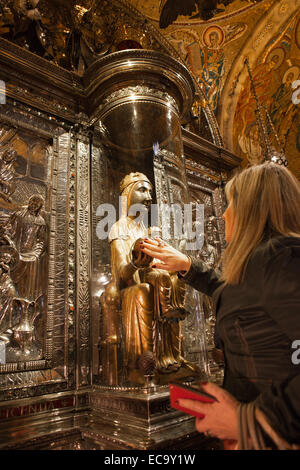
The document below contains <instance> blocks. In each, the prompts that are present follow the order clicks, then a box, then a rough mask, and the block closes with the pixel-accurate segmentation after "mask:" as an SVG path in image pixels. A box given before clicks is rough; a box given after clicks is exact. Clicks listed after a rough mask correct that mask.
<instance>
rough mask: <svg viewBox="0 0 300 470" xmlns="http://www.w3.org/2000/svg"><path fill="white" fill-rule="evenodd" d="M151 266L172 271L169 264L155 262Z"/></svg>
mask: <svg viewBox="0 0 300 470" xmlns="http://www.w3.org/2000/svg"><path fill="white" fill-rule="evenodd" d="M152 267H153V268H155V269H164V270H165V271H172V269H171V268H170V266H168V265H167V264H162V263H155V264H154V265H153V266H152Z"/></svg>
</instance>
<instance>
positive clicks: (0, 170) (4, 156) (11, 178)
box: [0, 147, 17, 202]
mask: <svg viewBox="0 0 300 470" xmlns="http://www.w3.org/2000/svg"><path fill="white" fill-rule="evenodd" d="M16 160H17V152H16V151H15V150H14V149H13V148H11V147H9V148H6V149H5V150H3V149H2V150H0V196H1V197H2V198H3V199H5V200H6V201H9V202H11V196H12V194H13V193H14V192H15V179H16V171H15V164H16Z"/></svg>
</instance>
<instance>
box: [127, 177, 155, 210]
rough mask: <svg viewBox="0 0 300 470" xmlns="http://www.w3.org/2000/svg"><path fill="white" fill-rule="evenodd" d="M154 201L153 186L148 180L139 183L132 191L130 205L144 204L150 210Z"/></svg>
mask: <svg viewBox="0 0 300 470" xmlns="http://www.w3.org/2000/svg"><path fill="white" fill-rule="evenodd" d="M151 203H152V186H151V184H150V183H147V182H146V181H141V182H139V183H137V184H136V185H135V186H134V188H133V190H132V191H131V197H130V206H132V205H133V204H143V205H144V206H145V207H146V208H147V209H148V210H149V209H150V206H151Z"/></svg>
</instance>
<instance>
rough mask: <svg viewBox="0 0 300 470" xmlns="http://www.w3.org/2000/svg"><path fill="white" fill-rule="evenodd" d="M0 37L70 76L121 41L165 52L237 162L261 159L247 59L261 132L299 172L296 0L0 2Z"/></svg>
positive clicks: (299, 17)
mask: <svg viewBox="0 0 300 470" xmlns="http://www.w3.org/2000/svg"><path fill="white" fill-rule="evenodd" d="M183 5H184V6H183ZM0 35H1V36H2V37H4V38H6V39H8V40H10V41H13V42H16V43H17V44H18V45H20V46H22V47H25V48H27V49H29V50H30V51H31V52H34V53H36V54H38V55H40V56H42V57H44V58H46V59H47V60H50V61H52V62H54V63H56V64H58V65H60V66H62V67H65V68H67V69H69V70H73V71H75V72H76V73H79V74H82V73H84V71H85V70H86V69H87V68H88V66H89V65H90V64H91V63H92V62H93V61H94V60H96V59H97V58H98V57H100V56H102V55H105V54H108V53H110V52H114V51H116V50H121V49H124V48H146V49H156V50H160V51H162V52H167V53H169V54H172V55H173V56H174V57H177V58H178V59H179V60H181V61H182V62H184V63H185V64H186V65H187V67H188V68H189V70H190V72H191V74H192V75H193V77H194V79H195V83H196V84H197V87H198V88H197V89H198V93H197V95H196V102H195V105H194V109H193V112H194V113H196V114H198V115H199V114H200V112H201V110H204V111H205V112H206V115H207V113H208V112H210V113H211V118H210V119H209V120H210V122H212V123H213V122H214V120H215V122H216V123H218V126H217V127H218V128H219V129H220V132H221V136H222V139H223V144H224V146H225V147H227V148H228V149H229V150H231V151H233V152H234V153H236V154H237V155H239V156H240V157H242V158H243V162H244V163H243V164H244V165H245V166H246V165H248V164H253V163H256V162H259V161H260V160H261V159H262V144H261V141H260V138H259V136H260V134H259V132H258V125H257V115H256V106H257V103H256V101H255V97H254V94H253V89H252V88H251V84H250V80H249V73H248V70H247V67H246V66H245V59H246V58H248V59H249V63H250V68H251V71H252V74H253V79H254V84H255V87H256V91H257V94H258V99H259V102H260V104H261V107H262V109H263V112H264V119H265V120H266V122H267V124H266V127H267V130H268V138H269V139H270V140H271V142H272V145H273V146H274V147H276V148H277V150H280V149H282V150H283V151H284V152H285V153H286V155H287V157H288V160H289V166H290V168H291V169H292V171H294V172H295V174H297V176H298V177H299V178H300V164H299V161H300V116H299V114H300V113H299V109H300V108H299V105H298V104H295V103H294V102H293V101H292V96H293V89H292V86H293V84H295V83H296V82H297V81H298V80H299V79H300V0H257V1H255V0H223V1H220V0H184V1H181V0H127V1H126V0H110V1H108V0H81V1H80V0H77V1H76V0H51V1H50V0H29V1H25V0H11V1H6V0H0ZM195 131H197V129H195ZM198 131H199V132H200V133H201V132H202V129H198ZM204 136H205V135H204ZM217 137H218V136H217ZM217 137H215V142H216V143H217V144H220V142H221V141H218V138H217Z"/></svg>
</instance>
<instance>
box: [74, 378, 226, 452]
mask: <svg viewBox="0 0 300 470" xmlns="http://www.w3.org/2000/svg"><path fill="white" fill-rule="evenodd" d="M90 403H91V408H92V412H91V420H90V424H89V426H88V427H86V428H85V429H84V430H82V436H83V437H84V439H85V440H86V441H87V442H88V441H90V445H94V446H97V447H98V448H101V449H102V450H145V451H150V450H181V449H193V450H197V449H203V450H204V449H207V450H209V449H217V448H221V444H220V442H219V441H218V440H216V439H211V438H207V437H205V436H204V435H203V434H199V433H198V432H197V431H196V429H195V418H193V417H191V416H189V415H186V414H183V413H181V412H179V411H177V410H174V409H172V408H170V402H169V391H168V388H167V387H161V388H159V389H158V390H156V391H153V390H147V389H131V390H129V389H127V390H122V389H119V390H109V389H105V388H104V387H95V388H94V389H93V391H92V392H91V395H90Z"/></svg>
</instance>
